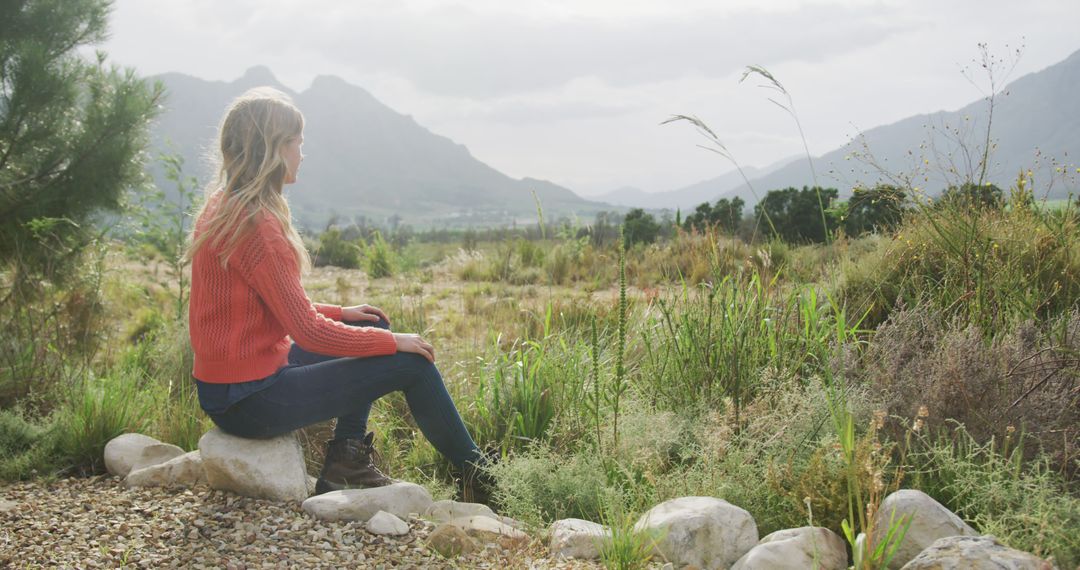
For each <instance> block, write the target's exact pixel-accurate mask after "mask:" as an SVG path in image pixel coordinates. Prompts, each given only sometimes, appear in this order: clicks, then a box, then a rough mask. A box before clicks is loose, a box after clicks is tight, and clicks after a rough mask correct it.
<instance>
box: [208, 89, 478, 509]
mask: <svg viewBox="0 0 1080 570" xmlns="http://www.w3.org/2000/svg"><path fill="white" fill-rule="evenodd" d="M303 130H304V118H303V115H301V113H300V111H299V110H298V109H297V108H296V107H295V106H294V105H293V104H292V103H291V101H289V99H288V97H287V96H286V95H285V94H283V93H281V92H280V91H276V90H274V89H269V88H257V89H253V90H251V91H248V92H247V93H245V94H243V95H242V96H240V97H239V98H238V99H236V100H235V101H234V102H233V103H232V105H230V107H229V109H228V111H227V113H226V115H225V119H224V121H223V122H222V125H221V131H220V136H219V139H220V140H219V142H220V148H221V154H220V156H218V159H219V160H220V162H221V164H220V168H219V171H218V176H217V180H216V181H215V182H214V183H212V184H211V185H210V186H209V188H208V189H207V191H208V196H207V199H206V201H205V203H204V205H203V207H202V209H201V210H200V212H199V214H198V216H197V221H196V224H195V227H194V229H193V231H192V235H191V242H190V246H189V248H188V251H187V258H188V259H189V260H190V261H191V301H190V316H189V319H190V331H191V345H192V348H193V349H194V352H195V367H194V371H193V372H192V375H193V376H194V377H195V379H196V382H197V384H198V392H199V403H200V404H201V406H202V408H203V410H205V411H206V413H207V414H209V415H210V417H211V418H212V419H213V421H214V423H215V424H217V425H218V427H220V428H221V429H222V430H224V431H225V432H227V433H231V434H234V435H237V436H240V437H249V438H267V437H273V436H276V435H281V434H284V433H288V432H290V431H293V430H296V429H298V428H301V427H304V426H307V425H310V424H314V423H317V422H322V421H325V420H329V419H331V418H336V419H337V425H336V428H335V430H334V439H333V440H331V441H330V442H329V443H328V445H327V451H326V461H325V464H324V466H323V469H322V473H321V475H320V477H319V479H318V484H317V486H316V493H317V494H318V493H325V492H327V491H331V490H338V489H345V488H357V487H377V486H382V485H387V484H389V483H392V482H393V480H392V479H390V478H388V477H387V476H385V475H383V474H382V473H380V472H379V470H378V469H377V468H376V467H375V466H374V464H373V463H372V460H371V453H372V451H373V449H372V434H371V433H366V432H367V420H368V414H369V412H370V411H371V405H372V403H373V402H374V401H375V400H377V399H378V398H380V397H382V396H384V395H386V394H388V393H390V392H393V391H399V390H400V391H402V392H404V393H405V398H406V401H407V402H408V405H409V409H410V411H411V412H412V414H413V417H414V418H415V420H416V423H417V424H418V425H419V426H420V429H421V430H422V431H423V433H424V436H425V437H427V438H428V440H429V441H431V443H432V444H433V445H434V446H435V448H436V449H438V450H439V452H440V453H442V454H443V455H445V456H446V457H447V458H449V459H450V461H451V462H452V463H453V464H454V465H455V466H456V467H457V468H458V469H460V470H462V471H463V472H464V473H465V477H464V478H463V480H464V485H463V486H464V489H463V494H464V495H465V497H464V498H465V500H482V501H483V502H487V501H486V500H485V499H486V498H487V496H486V492H484V491H486V490H487V488H488V486H489V485H490V478H489V477H488V476H487V475H486V474H485V473H483V471H482V469H481V468H480V466H482V464H483V463H484V459H483V458H482V455H481V453H480V452H479V451H478V449H477V447H476V444H475V443H473V440H472V438H471V437H470V436H469V432H468V430H467V429H466V428H465V425H464V424H463V423H462V421H461V417H460V415H459V414H458V412H457V409H456V408H455V407H454V403H453V401H452V400H451V399H450V395H449V393H447V391H446V387H445V386H444V384H443V381H442V377H441V376H440V375H439V371H438V370H437V369H436V368H435V364H434V362H435V349H434V348H433V347H432V346H431V344H430V343H428V342H427V341H426V340H424V339H423V338H422V337H421V336H420V335H416V334H405V333H394V332H391V331H390V330H389V326H390V323H389V319H388V318H387V317H386V314H385V313H384V312H383V311H382V310H380V309H378V308H376V307H372V306H370V305H356V306H352V307H339V306H336V305H325V304H313V303H312V302H311V301H310V300H309V299H308V297H307V295H306V294H305V292H304V289H303V287H302V285H301V283H300V274H301V271H302V270H304V269H307V268H309V267H310V259H309V257H308V254H307V251H306V250H305V249H304V246H303V243H302V242H301V240H300V236H299V235H298V234H297V232H296V229H295V228H294V227H293V225H292V222H291V220H290V214H289V207H288V204H287V203H286V201H285V197H284V195H283V194H282V188H283V187H284V185H286V184H291V183H293V182H296V177H297V173H298V172H299V169H300V163H301V162H302V161H303V153H302V152H301V146H302V145H303V142H304V136H303Z"/></svg>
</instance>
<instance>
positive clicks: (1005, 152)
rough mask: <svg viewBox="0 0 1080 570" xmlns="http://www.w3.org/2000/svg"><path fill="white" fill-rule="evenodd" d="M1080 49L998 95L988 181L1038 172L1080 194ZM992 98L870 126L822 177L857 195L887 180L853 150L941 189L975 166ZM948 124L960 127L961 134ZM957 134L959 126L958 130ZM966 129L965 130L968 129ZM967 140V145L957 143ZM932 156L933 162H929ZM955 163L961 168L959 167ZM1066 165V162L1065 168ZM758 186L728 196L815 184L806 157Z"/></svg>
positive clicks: (1038, 179) (1043, 181) (1043, 184)
mask: <svg viewBox="0 0 1080 570" xmlns="http://www.w3.org/2000/svg"><path fill="white" fill-rule="evenodd" d="M1077 93H1080V51H1077V52H1076V53H1073V54H1072V55H1070V56H1069V57H1068V58H1066V59H1065V60H1064V61H1062V62H1060V63H1057V64H1055V65H1052V66H1050V67H1048V68H1046V69H1044V70H1042V71H1038V72H1035V73H1030V74H1028V75H1025V76H1023V77H1020V78H1019V79H1017V80H1016V81H1013V82H1012V83H1010V84H1009V85H1007V86H1006V88H1005V89H1004V93H1003V94H1002V95H999V96H998V97H997V99H996V101H995V106H994V113H993V123H992V129H991V138H992V143H991V148H992V153H991V157H990V161H989V162H988V168H987V178H986V179H987V180H988V181H990V182H992V183H994V184H996V185H997V186H998V187H1000V188H1001V189H1002V190H1005V191H1006V192H1008V188H1010V187H1011V186H1013V185H1014V182H1015V180H1016V177H1017V174H1018V173H1019V172H1020V171H1021V170H1024V171H1027V170H1028V169H1030V170H1032V171H1033V172H1034V173H1035V188H1034V190H1035V196H1036V198H1043V197H1046V198H1049V199H1059V198H1065V197H1067V196H1068V194H1069V193H1070V192H1073V193H1075V192H1077V190H1078V183H1077V176H1076V175H1075V168H1076V167H1077V166H1078V164H1077V162H1078V160H1080V159H1078V157H1080V136H1078V135H1077V133H1080V97H1077V96H1076V94H1077ZM987 115H988V113H987V102H986V101H985V100H979V101H976V102H974V103H971V104H969V105H967V106H965V107H963V108H962V109H959V110H957V111H940V112H937V113H932V114H929V115H917V116H914V117H909V118H907V119H903V120H901V121H898V122H896V123H893V124H891V125H885V126H880V127H876V128H873V129H870V130H868V131H865V132H864V133H862V135H861V136H860V137H858V138H856V139H855V140H854V141H852V142H849V143H848V144H846V145H844V146H842V147H840V148H838V149H836V150H833V151H831V152H828V153H826V154H824V155H822V156H820V157H817V158H815V159H814V168H815V170H816V171H817V176H818V181H819V183H820V184H821V185H822V186H832V187H835V188H837V189H838V190H839V191H840V197H841V198H843V197H846V196H849V195H850V194H851V189H852V188H853V187H854V186H855V185H856V184H863V185H873V184H875V183H877V182H887V181H888V177H887V176H883V175H882V173H881V172H880V171H879V169H878V168H876V167H872V166H867V165H866V164H864V163H863V162H861V161H859V160H856V159H854V158H852V159H845V157H848V156H849V155H851V154H852V153H860V154H865V153H866V149H869V151H870V152H871V153H872V154H873V156H874V157H875V161H876V163H877V164H878V165H880V166H881V167H883V168H884V169H885V170H887V171H890V172H892V173H894V174H896V173H908V174H910V173H913V172H922V174H921V175H918V176H915V177H914V178H913V184H914V185H915V186H918V187H920V188H923V189H925V191H926V192H927V193H928V194H930V195H936V194H937V193H939V192H940V191H941V190H943V189H944V188H946V187H947V186H948V185H949V184H951V183H955V182H956V181H957V180H958V179H960V178H959V176H960V175H963V173H964V172H966V171H968V170H971V169H972V167H969V166H967V164H969V163H970V164H977V163H978V157H975V159H974V160H972V161H966V160H965V158H964V155H965V153H964V149H963V146H966V147H967V149H968V154H969V155H970V154H976V155H977V154H978V153H979V150H980V149H981V148H982V147H983V145H982V143H981V141H980V138H979V137H980V134H981V136H983V137H985V132H986V130H985V129H986V121H987ZM948 129H959V132H960V133H961V135H960V136H959V137H957V136H956V135H955V134H950V131H949V130H948ZM952 132H955V131H952ZM965 133H966V134H965ZM958 139H959V140H960V141H963V143H964V144H963V145H961V144H959V143H958V142H957V141H958ZM1052 159H1056V160H1057V161H1058V164H1061V165H1063V168H1064V170H1065V171H1066V172H1071V173H1074V174H1072V175H1071V176H1070V177H1068V179H1066V180H1065V181H1064V183H1063V182H1062V181H1061V180H1058V181H1056V182H1055V183H1054V184H1052V185H1051V184H1050V181H1049V179H1050V173H1051V172H1053V171H1054V168H1055V167H1056V165H1055V164H1054V163H1053V162H1052ZM923 160H926V161H928V163H929V164H926V163H924V162H923ZM953 165H955V167H956V172H959V173H960V175H958V174H956V172H952V171H951V170H952V168H953ZM1065 167H1067V168H1065ZM751 184H752V186H753V189H754V192H751V190H750V188H748V187H747V186H746V185H745V184H739V183H736V184H734V185H732V186H731V187H730V188H729V189H728V190H727V191H726V192H724V193H723V196H724V197H733V196H741V197H742V198H743V199H744V200H746V202H747V204H754V203H756V202H757V199H755V198H754V197H753V194H754V193H756V194H757V195H758V196H759V197H763V196H764V195H765V193H766V192H768V191H769V190H775V189H780V188H786V187H789V186H795V187H802V186H803V185H811V184H813V177H812V176H811V173H810V168H809V164H808V161H807V160H806V158H805V157H803V158H802V159H801V160H797V161H795V162H792V163H790V164H788V165H787V166H784V167H783V168H780V169H779V170H777V171H775V172H773V173H771V174H768V175H765V176H760V177H757V178H755V179H752V180H751Z"/></svg>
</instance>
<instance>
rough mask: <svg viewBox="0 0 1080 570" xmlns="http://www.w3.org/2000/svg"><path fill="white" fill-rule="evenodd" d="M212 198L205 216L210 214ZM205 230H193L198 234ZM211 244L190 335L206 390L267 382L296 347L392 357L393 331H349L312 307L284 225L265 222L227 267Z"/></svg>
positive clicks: (197, 284) (195, 285) (197, 267)
mask: <svg viewBox="0 0 1080 570" xmlns="http://www.w3.org/2000/svg"><path fill="white" fill-rule="evenodd" d="M220 199H221V196H220V193H219V194H215V195H213V196H211V197H210V200H211V201H212V202H211V204H210V205H208V207H207V209H206V210H205V211H204V215H203V218H205V217H206V214H207V213H209V212H211V210H212V209H213V207H214V206H215V205H216V204H215V202H216V201H218V200H220ZM202 226H203V220H202V219H200V220H199V221H198V222H197V223H196V226H195V232H196V234H198V233H199V232H200V231H201V229H202ZM218 251H219V249H218V248H217V247H216V245H215V244H213V243H212V242H208V243H207V245H206V246H205V247H203V248H201V249H200V250H199V251H198V252H196V254H195V257H194V259H192V262H191V301H190V303H191V304H190V309H189V317H188V319H189V325H190V326H189V329H190V332H191V347H192V349H193V350H194V352H195V369H194V371H193V372H192V375H193V376H195V378H198V379H199V380H202V381H203V382H212V383H224V384H228V383H235V382H246V381H250V380H259V379H262V378H265V377H267V376H270V375H271V374H273V373H274V372H275V371H276V370H277V369H278V368H280V367H282V366H284V365H285V364H286V363H287V361H288V353H289V348H290V346H291V341H290V337H291V340H292V341H295V342H296V343H297V344H298V345H300V346H301V347H303V348H304V349H305V350H308V351H310V352H315V353H318V354H326V355H330V356H343V357H344V356H377V355H387V354H394V353H395V352H397V343H396V342H395V341H394V335H393V333H391V332H390V331H388V330H384V329H379V328H374V327H351V326H348V325H346V324H343V323H341V322H338V321H340V320H341V307H340V306H337V305H323V304H313V303H312V302H311V300H310V299H308V297H307V294H306V293H305V292H304V288H303V286H302V285H301V284H300V268H299V265H298V264H297V262H296V257H295V255H294V253H293V250H292V247H291V246H290V245H289V242H288V241H287V240H286V238H285V235H284V233H283V231H282V228H281V224H280V223H279V222H278V221H277V220H276V219H274V218H273V217H272V216H269V215H266V216H262V217H261V218H260V219H259V221H258V223H257V225H256V228H255V230H254V232H252V233H251V234H250V235H249V236H248V237H246V238H245V239H244V240H243V241H242V242H241V245H240V247H239V248H238V249H237V250H236V251H235V252H234V253H233V254H232V255H231V256H230V257H229V263H228V265H227V266H225V267H222V266H221V262H220V261H219V257H218Z"/></svg>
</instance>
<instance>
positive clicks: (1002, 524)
mask: <svg viewBox="0 0 1080 570" xmlns="http://www.w3.org/2000/svg"><path fill="white" fill-rule="evenodd" d="M949 428H950V429H948V430H945V429H942V430H934V432H933V433H936V434H937V436H936V437H935V436H929V435H926V434H925V430H922V431H923V433H921V434H920V433H915V434H912V436H913V437H912V439H911V448H910V450H909V452H908V457H909V461H910V463H911V465H912V472H911V480H912V483H913V485H914V486H915V487H917V488H919V489H922V490H923V491H925V492H926V493H928V494H929V495H931V496H933V497H934V498H935V499H937V500H938V501H940V502H941V503H942V504H944V505H945V506H946V507H948V508H950V509H951V510H953V511H954V512H955V513H956V514H958V515H960V517H961V518H963V519H965V520H967V521H969V522H971V523H972V524H973V525H974V526H975V528H976V529H978V530H979V531H980V532H981V533H983V534H992V535H994V536H995V537H997V538H998V539H1000V540H1001V541H1002V542H1003V543H1005V544H1007V545H1009V546H1011V547H1013V548H1017V549H1020V550H1024V551H1027V552H1032V553H1034V554H1036V555H1037V556H1043V557H1045V556H1050V555H1053V557H1054V559H1055V561H1056V562H1057V566H1058V567H1059V568H1074V567H1076V566H1077V565H1078V564H1080V541H1078V540H1077V535H1076V529H1077V528H1080V498H1077V497H1076V496H1074V495H1071V494H1069V492H1068V491H1067V490H1066V488H1065V486H1064V482H1063V481H1062V480H1061V478H1060V477H1059V476H1058V475H1057V474H1056V473H1055V472H1054V470H1053V469H1052V468H1051V467H1050V465H1049V463H1048V462H1046V461H1044V460H1043V459H1042V458H1036V459H1034V460H1031V461H1028V462H1026V464H1022V461H1023V460H1022V457H1023V455H1024V451H1023V449H1021V447H1019V446H1017V445H1016V441H1015V440H1014V439H1012V438H1010V437H1009V436H1006V437H1005V438H1003V439H999V440H996V441H990V442H986V443H978V442H977V441H976V440H975V439H974V438H972V437H971V435H970V434H969V433H968V432H967V431H966V430H965V429H964V428H963V427H962V426H956V425H955V424H953V425H951V426H949ZM909 433H910V432H909ZM998 442H1004V443H998Z"/></svg>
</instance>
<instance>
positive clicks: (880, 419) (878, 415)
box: [873, 410, 885, 429]
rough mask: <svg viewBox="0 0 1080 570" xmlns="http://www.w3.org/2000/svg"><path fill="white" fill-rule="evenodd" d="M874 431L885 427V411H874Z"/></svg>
mask: <svg viewBox="0 0 1080 570" xmlns="http://www.w3.org/2000/svg"><path fill="white" fill-rule="evenodd" d="M873 426H874V429H881V428H883V427H885V410H874V422H873Z"/></svg>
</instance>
